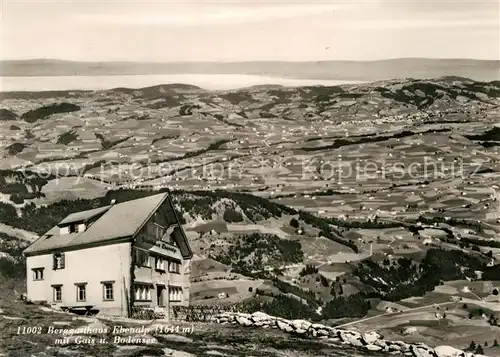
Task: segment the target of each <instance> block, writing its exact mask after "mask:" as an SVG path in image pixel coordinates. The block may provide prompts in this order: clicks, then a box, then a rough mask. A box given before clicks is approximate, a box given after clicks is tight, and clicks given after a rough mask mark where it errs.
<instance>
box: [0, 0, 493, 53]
mask: <svg viewBox="0 0 500 357" xmlns="http://www.w3.org/2000/svg"><path fill="white" fill-rule="evenodd" d="M0 1H1V5H2V9H1V16H2V19H1V20H2V21H1V31H0V32H1V43H0V45H1V46H0V51H1V57H2V58H3V59H26V58H58V59H71V60H85V61H107V60H129V61H247V60H248V61H250V60H286V61H318V60H339V59H340V60H373V59H385V58H396V57H432V58H478V59H499V52H500V47H499V42H500V36H499V16H500V14H499V0H475V1H451V0H448V1H408V0H400V1H397V0H392V1H389V0H387V1H369V0H366V1H314V0H310V1H307V2H298V1H261V2H257V1H253V2H242V1H234V0H230V1H227V0H226V1H207V0H197V1H180V0H179V1H166V0H165V1H158V0H156V1H153V0H149V1H146V0H145V1H125V0H122V1H91V0H88V1H70V0H67V1H62V0H53V1H46V0H38V1H36V0H31V1H23V0H15V1H8V0H0Z"/></svg>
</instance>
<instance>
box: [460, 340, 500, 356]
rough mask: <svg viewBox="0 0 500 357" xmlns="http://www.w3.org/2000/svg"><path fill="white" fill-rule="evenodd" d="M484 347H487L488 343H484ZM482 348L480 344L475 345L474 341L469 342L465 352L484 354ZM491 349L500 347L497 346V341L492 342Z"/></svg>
mask: <svg viewBox="0 0 500 357" xmlns="http://www.w3.org/2000/svg"><path fill="white" fill-rule="evenodd" d="M483 346H484V347H488V341H484V344H483ZM483 346H481V344H479V343H478V344H476V343H475V342H474V341H471V342H470V345H469V348H467V351H470V352H474V353H477V354H480V355H482V354H484V349H483ZM491 346H492V347H499V346H500V345H499V344H498V341H497V340H496V339H495V341H493V343H492V344H491Z"/></svg>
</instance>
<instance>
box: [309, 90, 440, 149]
mask: <svg viewBox="0 0 500 357" xmlns="http://www.w3.org/2000/svg"><path fill="white" fill-rule="evenodd" d="M384 89H385V88H384ZM442 131H449V130H448V129H435V130H428V131H425V132H422V134H425V133H428V132H432V133H435V132H442ZM415 134H420V133H415V132H413V131H411V130H404V131H402V132H399V133H396V134H393V135H387V136H383V135H382V136H378V135H373V136H360V137H359V138H358V139H355V140H346V139H336V140H335V141H334V143H333V144H330V145H325V146H314V147H303V148H301V150H304V151H322V150H330V149H338V148H340V147H343V146H347V145H360V144H366V143H376V142H381V141H386V140H390V139H400V138H405V137H408V136H413V135H415Z"/></svg>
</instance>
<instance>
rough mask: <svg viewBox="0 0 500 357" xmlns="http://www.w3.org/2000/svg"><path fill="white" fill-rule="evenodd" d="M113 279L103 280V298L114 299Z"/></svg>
mask: <svg viewBox="0 0 500 357" xmlns="http://www.w3.org/2000/svg"><path fill="white" fill-rule="evenodd" d="M113 283H114V282H113V281H103V282H102V299H103V300H107V301H110V300H114V293H113Z"/></svg>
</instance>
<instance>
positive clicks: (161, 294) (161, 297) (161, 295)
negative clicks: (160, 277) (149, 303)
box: [156, 285, 165, 306]
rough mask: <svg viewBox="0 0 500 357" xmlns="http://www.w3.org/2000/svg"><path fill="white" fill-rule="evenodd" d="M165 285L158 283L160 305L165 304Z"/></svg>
mask: <svg viewBox="0 0 500 357" xmlns="http://www.w3.org/2000/svg"><path fill="white" fill-rule="evenodd" d="M164 292H165V286H163V285H156V298H157V304H158V306H165V293H164Z"/></svg>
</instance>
